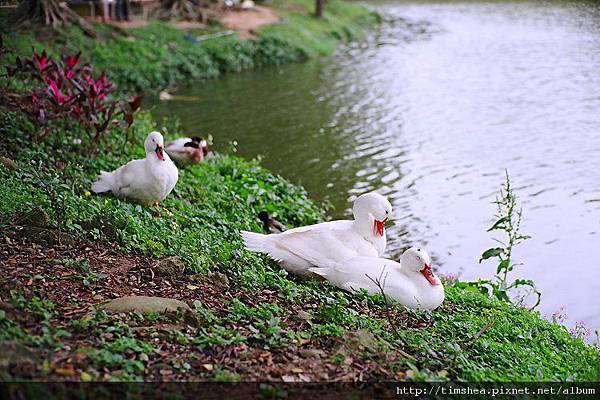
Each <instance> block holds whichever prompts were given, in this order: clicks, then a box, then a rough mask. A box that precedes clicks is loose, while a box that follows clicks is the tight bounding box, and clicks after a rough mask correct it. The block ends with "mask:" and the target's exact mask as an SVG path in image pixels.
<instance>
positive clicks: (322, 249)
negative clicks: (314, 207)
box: [270, 227, 356, 266]
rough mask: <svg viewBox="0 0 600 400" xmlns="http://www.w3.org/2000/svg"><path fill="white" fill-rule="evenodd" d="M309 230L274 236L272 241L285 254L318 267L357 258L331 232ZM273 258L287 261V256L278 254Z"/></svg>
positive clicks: (354, 252)
mask: <svg viewBox="0 0 600 400" xmlns="http://www.w3.org/2000/svg"><path fill="white" fill-rule="evenodd" d="M309 228H310V227H306V228H301V229H299V230H295V229H294V230H292V231H287V232H283V233H280V234H278V235H275V236H272V239H270V240H271V241H272V242H273V243H274V244H275V247H276V248H278V249H280V250H281V251H282V252H283V253H291V254H293V255H294V256H296V257H299V258H302V259H303V260H306V261H307V262H308V263H310V264H312V265H317V266H318V265H321V264H330V263H331V262H332V261H335V260H346V259H349V258H352V257H355V256H356V251H354V250H353V249H351V248H350V247H347V246H346V244H345V243H343V242H342V241H340V239H339V238H338V237H336V236H335V235H334V234H333V233H332V232H331V231H329V230H326V229H318V228H317V229H309ZM270 255H271V254H270ZM272 256H273V258H280V259H285V254H281V257H277V254H273V255H272Z"/></svg>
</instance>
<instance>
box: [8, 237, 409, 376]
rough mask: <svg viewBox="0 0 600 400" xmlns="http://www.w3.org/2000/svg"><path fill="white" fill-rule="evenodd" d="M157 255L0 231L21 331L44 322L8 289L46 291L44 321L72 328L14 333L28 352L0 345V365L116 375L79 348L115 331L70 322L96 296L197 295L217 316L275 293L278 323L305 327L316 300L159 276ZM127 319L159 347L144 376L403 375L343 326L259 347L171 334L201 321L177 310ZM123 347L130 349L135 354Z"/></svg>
mask: <svg viewBox="0 0 600 400" xmlns="http://www.w3.org/2000/svg"><path fill="white" fill-rule="evenodd" d="M64 260H86V261H87V263H88V264H89V271H87V273H92V274H97V275H96V276H102V279H101V280H98V281H97V282H93V283H92V284H90V283H87V284H86V283H85V282H84V279H83V278H84V276H83V275H85V274H82V273H81V271H78V270H77V269H74V268H73V266H67V265H68V264H67V265H65V262H64ZM156 263H157V260H155V259H153V258H151V257H146V256H138V255H127V254H123V253H121V252H119V251H116V250H115V246H114V245H112V244H110V243H100V242H99V243H94V244H90V243H78V242H73V243H71V244H70V245H62V246H61V245H58V244H49V243H36V242H32V241H31V240H30V238H29V237H25V236H24V235H23V234H22V232H20V231H19V230H18V229H15V230H14V231H13V232H10V233H8V234H6V235H5V236H4V237H1V236H0V271H2V276H0V310H2V311H3V313H4V315H5V316H7V317H8V318H9V319H10V320H12V321H15V322H16V323H17V325H18V326H19V327H20V328H21V329H22V330H23V332H24V333H25V334H26V335H29V336H30V337H31V336H32V335H39V336H40V337H41V336H43V334H44V332H43V329H44V328H43V324H42V323H41V321H40V319H39V317H36V316H34V315H31V313H29V312H26V311H24V310H23V309H19V308H18V307H15V305H14V304H12V303H11V298H12V297H14V295H15V294H18V295H19V296H23V298H25V299H28V301H30V299H32V298H33V297H37V298H40V299H47V300H50V301H52V303H53V304H54V308H55V311H56V314H55V315H54V316H53V317H52V318H51V320H50V325H51V326H52V328H53V329H64V330H65V331H67V332H70V336H65V337H60V339H59V340H60V343H61V345H60V346H58V347H55V348H51V349H48V348H46V349H43V348H39V347H36V346H31V345H29V344H27V342H20V343H17V346H18V347H19V348H21V349H24V350H23V351H25V352H26V353H28V352H31V354H33V356H28V355H27V354H26V356H25V358H24V361H20V362H15V360H14V359H13V360H10V359H9V360H8V361H7V360H6V359H5V358H6V357H4V359H3V357H2V356H1V355H0V361H1V362H0V373H2V374H8V376H9V377H12V378H14V379H19V380H21V379H26V380H28V379H33V380H44V381H64V380H67V381H80V380H82V379H83V377H85V376H86V374H91V376H95V378H94V379H99V380H110V379H113V378H114V376H115V374H117V376H118V373H119V371H115V370H114V368H111V367H98V366H97V365H93V363H92V362H91V361H90V360H89V359H87V356H86V354H85V353H82V352H80V351H78V349H90V348H91V349H94V348H96V349H98V348H102V346H103V345H102V343H104V342H106V341H110V340H112V339H114V338H113V337H112V334H111V333H110V329H107V330H105V331H104V332H103V333H101V334H99V333H98V331H90V332H86V331H78V330H76V329H75V330H74V329H73V327H72V323H73V321H75V320H81V319H82V318H84V317H85V316H86V315H89V313H90V311H91V310H93V308H94V306H97V305H98V304H101V303H103V302H106V301H107V300H110V299H114V298H117V297H121V296H129V295H145V296H160V297H167V298H172V299H179V300H182V301H184V302H185V303H187V304H188V305H190V306H192V307H193V305H192V303H193V302H194V301H195V300H197V301H199V302H200V304H202V306H203V307H204V308H206V309H209V310H210V311H211V312H212V313H213V314H214V315H216V316H218V317H226V316H227V309H228V307H229V304H231V303H230V301H231V300H232V299H238V300H239V301H241V302H243V303H244V304H248V305H249V306H252V305H256V304H259V303H270V302H271V303H272V302H277V303H278V304H279V306H280V307H282V308H284V309H285V310H286V317H285V318H283V320H282V323H283V325H284V326H285V327H286V329H293V330H295V331H301V330H303V329H308V328H309V326H310V321H308V320H306V319H303V318H302V315H303V313H304V314H306V311H304V310H311V309H312V308H314V307H317V305H316V304H305V305H303V306H302V307H301V308H300V307H299V306H298V305H290V304H287V303H286V302H285V301H283V300H282V299H281V298H280V297H278V296H277V293H276V292H274V291H269V290H262V291H260V292H255V293H248V292H245V291H241V290H238V289H237V288H236V287H235V284H234V283H229V282H227V280H226V282H225V283H223V282H222V281H219V280H218V279H217V281H216V283H215V282H212V281H211V280H210V279H209V280H203V279H199V278H198V277H195V276H194V275H185V274H177V275H174V276H160V275H159V274H158V273H157V272H156V271H155V269H156V268H155V266H156ZM128 323H129V325H130V326H131V327H132V330H133V332H134V336H135V339H137V340H140V341H144V342H147V343H149V344H151V345H152V346H153V347H154V348H155V349H157V351H156V352H155V353H153V354H149V355H148V359H147V361H146V363H145V369H144V371H143V373H142V376H143V379H144V380H146V381H211V380H214V379H215V375H214V374H215V372H216V371H217V370H223V369H226V370H228V371H231V372H234V373H236V374H239V376H240V379H241V380H242V381H254V382H256V381H261V382H265V381H270V382H307V381H312V382H314V381H320V382H324V381H330V382H331V381H334V382H335V381H338V382H340V381H343V382H356V381H365V380H366V381H382V380H383V381H385V380H394V379H402V378H403V376H404V373H403V372H400V371H399V372H397V373H393V372H392V371H390V370H387V369H386V368H384V367H382V365H383V364H382V361H384V360H382V359H381V357H380V356H377V355H376V352H374V351H373V352H370V351H369V338H368V337H367V338H366V343H363V338H362V337H361V334H360V333H358V334H356V335H355V334H354V333H350V335H348V336H345V337H343V338H320V339H319V338H315V339H311V340H309V341H307V342H303V343H296V344H295V345H287V346H283V347H275V348H268V347H267V348H265V347H263V346H262V345H260V344H259V343H253V342H252V340H249V341H247V342H246V343H242V344H234V345H225V346H220V345H211V346H209V347H203V346H198V345H194V344H192V343H186V341H181V340H178V339H177V338H181V336H182V335H185V336H187V337H190V338H193V337H195V335H196V334H197V330H198V329H201V326H200V327H199V325H198V324H197V323H196V322H195V321H194V320H193V318H192V320H188V319H186V318H183V320H182V319H181V318H179V319H178V320H173V321H171V322H167V323H165V322H164V321H162V322H160V323H152V322H148V321H143V320H142V321H139V320H138V321H135V320H132V321H129V322H128ZM109 325H110V323H109ZM225 326H226V328H227V329H230V330H236V331H238V332H239V333H240V334H241V335H243V336H245V337H252V334H253V332H252V327H249V326H246V325H244V324H240V323H234V322H226V323H225ZM357 332H358V331H357ZM98 336H100V337H98ZM6 343H7V342H4V344H3V345H6ZM23 343H25V344H23ZM0 344H1V343H0ZM338 353H341V354H343V356H342V358H341V359H340V358H339V355H338V357H337V358H338V361H333V359H335V357H334V356H335V355H336V354H338ZM130 356H131V357H134V358H135V354H131V355H130ZM398 357H399V355H398V354H395V352H390V353H388V354H387V355H385V357H384V358H385V361H387V362H394V361H395V360H396V359H397V358H398ZM36 360H37V361H36ZM178 362H180V364H181V365H183V363H187V364H189V368H188V370H187V371H182V370H178V369H177V368H174V367H173V365H177V363H178ZM1 364H4V368H3V366H2V365H1ZM3 369H4V371H3ZM4 376H5V377H6V375H4ZM87 376H90V375H87Z"/></svg>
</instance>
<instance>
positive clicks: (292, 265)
mask: <svg viewBox="0 0 600 400" xmlns="http://www.w3.org/2000/svg"><path fill="white" fill-rule="evenodd" d="M352 211H353V213H354V220H353V221H345V220H344V221H330V222H322V223H320V224H315V225H309V226H304V227H300V228H294V229H290V230H287V231H285V232H282V233H279V234H277V235H261V234H259V233H253V232H246V231H242V237H243V239H244V244H245V245H246V248H247V249H248V250H249V251H254V252H257V253H265V254H267V255H268V256H269V257H270V258H271V259H273V260H275V261H277V262H278V263H279V264H280V265H281V266H282V267H283V268H285V269H286V270H287V271H289V272H293V273H296V274H310V271H309V268H311V267H314V266H316V265H317V264H314V263H313V262H312V261H311V260H329V261H343V260H347V259H350V258H353V257H357V256H370V257H378V256H379V255H380V254H382V253H383V252H384V251H385V246H386V235H385V227H384V225H385V223H386V221H387V219H388V217H389V216H390V215H391V213H392V205H391V204H390V202H389V201H387V199H386V198H385V197H383V196H381V195H379V194H377V193H365V194H363V195H361V196H359V197H358V198H357V199H356V200H355V201H354V206H353V207H352Z"/></svg>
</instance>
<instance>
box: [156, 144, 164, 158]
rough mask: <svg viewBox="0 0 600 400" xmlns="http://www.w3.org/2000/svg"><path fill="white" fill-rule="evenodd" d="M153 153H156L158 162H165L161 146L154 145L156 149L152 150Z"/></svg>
mask: <svg viewBox="0 0 600 400" xmlns="http://www.w3.org/2000/svg"><path fill="white" fill-rule="evenodd" d="M154 152H155V153H156V157H158V159H159V160H160V161H165V154H164V153H163V148H162V146H159V145H156V149H155V150H154Z"/></svg>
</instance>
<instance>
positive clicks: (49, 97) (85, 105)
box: [0, 50, 141, 148]
mask: <svg viewBox="0 0 600 400" xmlns="http://www.w3.org/2000/svg"><path fill="white" fill-rule="evenodd" d="M80 59H81V52H79V53H77V54H75V55H67V54H62V55H61V57H60V61H58V62H57V61H54V60H53V59H52V58H50V57H49V56H48V55H47V54H46V51H45V50H44V51H42V52H41V53H39V54H38V53H37V52H36V51H35V50H33V54H32V56H31V58H26V59H25V58H21V57H17V58H16V60H15V62H14V64H13V65H9V66H7V67H6V70H7V74H8V76H9V77H10V78H12V79H18V80H20V81H21V84H22V86H23V87H25V88H27V89H25V90H23V91H20V92H19V93H9V90H8V89H2V88H0V93H2V96H3V97H4V98H10V99H11V102H10V103H7V104H5V107H6V108H18V109H20V110H21V111H22V112H24V113H25V114H27V115H28V116H29V117H30V119H31V120H32V121H33V122H34V123H35V124H36V125H37V126H38V128H41V129H38V130H37V132H36V137H35V139H38V140H39V139H44V138H45V137H46V136H48V135H49V134H50V133H52V132H55V131H57V130H59V129H65V128H68V126H65V124H66V125H78V126H81V127H82V128H83V132H87V133H88V135H89V138H88V139H89V140H87V142H88V143H89V144H91V146H92V148H95V147H97V145H98V143H99V142H100V140H101V139H102V137H103V136H104V135H105V134H106V133H107V132H108V130H109V128H110V126H111V125H123V126H124V127H125V129H126V132H128V130H129V127H130V126H131V124H132V123H133V114H134V112H135V111H136V110H137V109H138V108H139V106H140V102H141V98H140V97H135V98H133V99H132V100H131V101H123V100H116V99H113V98H112V97H111V93H112V92H113V90H114V87H115V86H114V85H113V83H112V82H111V81H110V80H109V79H108V76H107V75H106V73H105V72H102V73H101V74H100V75H99V76H96V77H95V76H94V70H93V67H92V65H91V64H89V63H88V64H83V65H81V63H80Z"/></svg>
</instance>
